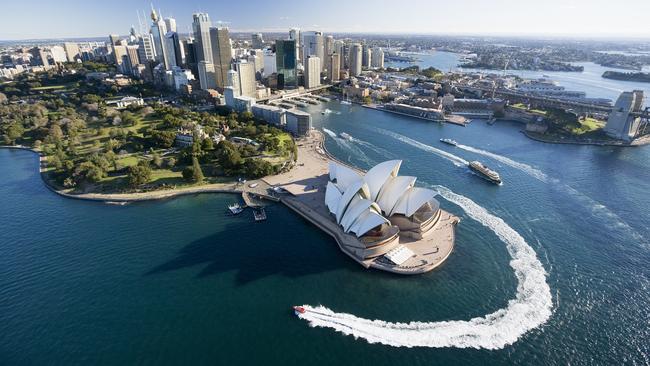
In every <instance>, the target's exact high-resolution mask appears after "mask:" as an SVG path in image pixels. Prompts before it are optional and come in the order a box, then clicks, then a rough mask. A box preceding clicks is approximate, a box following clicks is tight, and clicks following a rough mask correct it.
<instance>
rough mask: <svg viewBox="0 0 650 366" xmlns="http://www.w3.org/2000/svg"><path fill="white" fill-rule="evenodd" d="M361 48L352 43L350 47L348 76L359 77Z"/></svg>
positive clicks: (357, 44)
mask: <svg viewBox="0 0 650 366" xmlns="http://www.w3.org/2000/svg"><path fill="white" fill-rule="evenodd" d="M362 52H363V47H361V45H360V44H359V43H353V44H352V46H351V47H350V56H349V63H350V76H359V75H361V69H362V67H361V61H362V60H361V59H362V55H361V54H362Z"/></svg>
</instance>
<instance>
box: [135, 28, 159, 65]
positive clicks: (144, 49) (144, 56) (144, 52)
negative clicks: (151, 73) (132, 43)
mask: <svg viewBox="0 0 650 366" xmlns="http://www.w3.org/2000/svg"><path fill="white" fill-rule="evenodd" d="M138 45H139V47H138V53H139V54H140V62H141V63H143V64H144V63H146V62H148V61H154V60H155V59H156V50H155V49H154V46H153V36H152V35H151V34H143V35H142V37H140V42H139V44H138Z"/></svg>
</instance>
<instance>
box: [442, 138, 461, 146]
mask: <svg viewBox="0 0 650 366" xmlns="http://www.w3.org/2000/svg"><path fill="white" fill-rule="evenodd" d="M440 142H444V143H445V144H447V145H451V146H458V142H456V141H455V140H452V139H440Z"/></svg>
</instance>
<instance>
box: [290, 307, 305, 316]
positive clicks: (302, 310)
mask: <svg viewBox="0 0 650 366" xmlns="http://www.w3.org/2000/svg"><path fill="white" fill-rule="evenodd" d="M306 311H307V310H305V308H303V307H302V306H294V307H293V312H294V313H295V314H296V315H300V314H304V313H305V312H306Z"/></svg>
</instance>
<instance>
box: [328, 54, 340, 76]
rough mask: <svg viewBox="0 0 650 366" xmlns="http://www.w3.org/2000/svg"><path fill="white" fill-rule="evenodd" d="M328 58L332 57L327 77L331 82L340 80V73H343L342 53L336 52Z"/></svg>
mask: <svg viewBox="0 0 650 366" xmlns="http://www.w3.org/2000/svg"><path fill="white" fill-rule="evenodd" d="M328 58H329V59H330V61H329V65H331V67H330V68H329V69H327V78H328V79H329V80H330V82H335V81H339V78H340V76H339V75H340V74H341V55H340V54H338V53H336V52H335V53H333V54H331V55H329V56H328Z"/></svg>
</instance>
